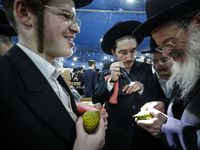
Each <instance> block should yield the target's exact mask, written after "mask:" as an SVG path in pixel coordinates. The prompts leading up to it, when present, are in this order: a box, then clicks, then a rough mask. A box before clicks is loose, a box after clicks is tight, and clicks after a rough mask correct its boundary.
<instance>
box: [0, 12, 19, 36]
mask: <svg viewBox="0 0 200 150" xmlns="http://www.w3.org/2000/svg"><path fill="white" fill-rule="evenodd" d="M0 18H1V19H0V34H3V35H5V36H9V37H11V36H17V33H16V32H15V29H14V28H13V27H12V26H11V25H10V23H9V21H8V19H7V17H6V14H5V12H4V11H3V10H2V9H0Z"/></svg>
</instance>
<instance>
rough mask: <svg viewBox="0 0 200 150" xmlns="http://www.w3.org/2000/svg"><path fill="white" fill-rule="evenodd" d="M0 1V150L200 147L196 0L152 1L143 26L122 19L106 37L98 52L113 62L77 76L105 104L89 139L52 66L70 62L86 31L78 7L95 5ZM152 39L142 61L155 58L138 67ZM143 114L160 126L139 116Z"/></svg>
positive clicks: (199, 11) (199, 5)
mask: <svg viewBox="0 0 200 150" xmlns="http://www.w3.org/2000/svg"><path fill="white" fill-rule="evenodd" d="M2 2H3V7H4V9H5V12H4V11H3V10H0V16H1V18H0V48H1V49H0V55H1V56H0V68H1V70H2V72H1V74H0V82H1V86H0V96H1V98H0V149H1V150H13V149H16V150H27V149H28V150H47V149H48V150H55V149H56V150H72V149H73V150H100V149H102V150H114V149H115V150H131V149H133V150H144V149H148V150H169V149H170V150H171V149H173V150H198V149H200V140H199V138H200V109H199V107H198V106H199V104H200V101H199V100H198V99H199V96H200V71H199V68H200V58H199V57H200V44H199V43H200V42H199V39H200V1H199V0H147V2H146V5H145V11H146V16H147V20H146V21H145V22H143V23H141V22H139V21H136V20H131V21H120V22H117V23H116V24H115V25H114V26H113V27H112V28H110V29H109V30H108V31H107V32H106V33H105V35H104V37H103V40H102V43H101V48H102V50H103V52H104V53H106V54H108V55H113V56H114V57H115V58H116V61H115V62H107V63H105V64H104V65H103V68H102V71H101V73H100V74H101V75H100V77H98V73H97V71H96V67H95V61H94V60H89V61H88V66H89V70H87V71H84V69H83V68H75V69H74V70H73V75H72V77H71V81H74V82H76V81H79V82H81V86H85V97H91V98H92V102H93V103H94V107H96V108H99V109H101V108H102V106H104V105H105V109H106V112H105V113H104V114H100V118H99V124H98V127H97V129H96V130H95V131H94V132H92V133H87V132H86V131H85V130H84V126H83V119H82V117H81V116H80V114H79V113H78V110H77V107H76V104H75V100H74V97H73V94H72V92H71V91H70V88H69V87H68V86H67V84H66V83H65V81H64V80H63V78H62V77H61V75H60V73H61V71H62V69H63V67H62V66H61V65H60V64H59V63H58V62H56V61H55V58H58V57H70V56H71V55H72V53H73V51H72V48H73V47H74V46H75V43H73V38H72V37H75V34H78V33H79V32H80V27H79V24H78V22H79V20H78V19H77V18H76V15H75V13H76V12H75V8H81V7H84V6H87V5H89V4H90V3H91V2H92V0H85V1H82V0H74V1H71V0H45V1H42V0H37V1H29V0H3V1H2ZM8 20H9V21H8ZM10 23H11V24H12V26H11V25H10ZM63 35H64V36H63ZM12 36H18V39H19V41H18V43H17V44H14V45H13V44H12V40H11V37H12ZM148 36H150V50H148V51H144V52H143V53H148V54H149V55H150V57H149V58H146V59H145V61H146V60H147V61H146V62H139V61H137V60H135V56H136V54H137V47H138V46H139V45H140V44H141V43H142V41H143V39H144V37H148ZM66 40H67V42H66ZM139 111H148V112H149V113H151V114H152V115H153V119H150V120H140V119H137V118H134V117H133V115H134V114H136V113H138V112H139Z"/></svg>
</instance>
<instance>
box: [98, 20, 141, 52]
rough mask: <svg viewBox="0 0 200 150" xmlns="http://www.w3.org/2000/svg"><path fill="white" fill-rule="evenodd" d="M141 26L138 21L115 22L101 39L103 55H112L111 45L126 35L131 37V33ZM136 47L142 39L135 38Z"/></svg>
mask: <svg viewBox="0 0 200 150" xmlns="http://www.w3.org/2000/svg"><path fill="white" fill-rule="evenodd" d="M140 24H141V22H139V21H125V22H123V21H120V22H117V23H116V24H115V25H114V26H113V27H112V28H111V29H110V30H108V32H106V34H105V35H104V37H103V40H102V42H101V48H102V50H103V51H104V53H106V54H109V55H112V53H111V49H112V45H113V43H114V42H115V41H116V40H117V39H119V38H121V37H123V36H126V35H131V34H132V32H133V31H134V30H135V29H136V28H137V27H138V26H139V25H140ZM136 39H137V42H138V45H140V43H141V42H142V41H143V39H144V38H136Z"/></svg>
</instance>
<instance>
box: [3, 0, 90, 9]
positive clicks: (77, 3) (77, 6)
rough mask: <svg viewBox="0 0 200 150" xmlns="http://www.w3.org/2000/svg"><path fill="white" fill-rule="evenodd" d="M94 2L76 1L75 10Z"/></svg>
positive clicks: (88, 0)
mask: <svg viewBox="0 0 200 150" xmlns="http://www.w3.org/2000/svg"><path fill="white" fill-rule="evenodd" d="M1 1H2V4H3V3H4V0H1ZM92 1H93V0H74V3H75V8H81V7H85V6H87V5H89V4H90V3H92Z"/></svg>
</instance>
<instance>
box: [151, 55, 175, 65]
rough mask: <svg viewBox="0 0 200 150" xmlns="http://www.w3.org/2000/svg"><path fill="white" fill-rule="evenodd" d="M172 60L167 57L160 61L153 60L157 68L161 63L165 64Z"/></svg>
mask: <svg viewBox="0 0 200 150" xmlns="http://www.w3.org/2000/svg"><path fill="white" fill-rule="evenodd" d="M170 59H171V58H170V57H165V58H162V59H160V60H153V66H157V65H158V64H159V63H161V64H165V63H166V62H168V60H170Z"/></svg>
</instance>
